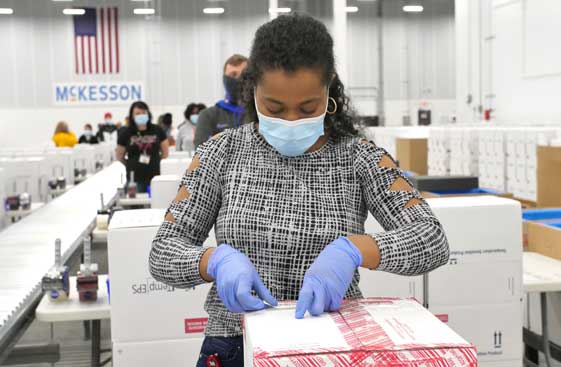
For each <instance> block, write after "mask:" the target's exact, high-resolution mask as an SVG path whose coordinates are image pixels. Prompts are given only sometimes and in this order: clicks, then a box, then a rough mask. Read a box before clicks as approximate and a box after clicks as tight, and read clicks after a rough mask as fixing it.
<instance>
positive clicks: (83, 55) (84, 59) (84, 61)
mask: <svg viewBox="0 0 561 367" xmlns="http://www.w3.org/2000/svg"><path fill="white" fill-rule="evenodd" d="M80 41H81V47H82V74H85V73H86V56H85V47H84V37H80Z"/></svg>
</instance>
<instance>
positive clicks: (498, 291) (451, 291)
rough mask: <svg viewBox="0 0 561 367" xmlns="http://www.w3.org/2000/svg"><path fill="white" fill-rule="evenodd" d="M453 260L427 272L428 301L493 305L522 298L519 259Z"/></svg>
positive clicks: (437, 303) (433, 302)
mask: <svg viewBox="0 0 561 367" xmlns="http://www.w3.org/2000/svg"><path fill="white" fill-rule="evenodd" d="M453 261H454V259H453V258H452V259H451V262H450V263H449V264H448V265H445V266H443V267H441V268H439V269H436V270H434V271H432V272H431V273H430V275H429V304H431V305H432V304H434V305H470V304H474V303H481V304H495V303H506V302H515V301H519V300H520V298H521V297H522V284H521V283H522V276H521V274H522V264H521V263H520V262H519V261H508V262H502V261H501V262H496V263H493V262H485V263H475V264H458V265H452V264H453Z"/></svg>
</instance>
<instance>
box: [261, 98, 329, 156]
mask: <svg viewBox="0 0 561 367" xmlns="http://www.w3.org/2000/svg"><path fill="white" fill-rule="evenodd" d="M255 110H256V111H257V117H258V118H259V132H260V133H261V135H263V137H264V138H265V140H267V143H269V144H271V145H272V146H273V148H275V149H276V150H277V151H278V152H279V153H280V154H282V155H285V156H288V157H296V156H298V155H302V154H304V153H305V152H306V151H307V150H308V149H310V147H311V146H312V145H314V143H315V142H316V141H317V140H318V139H319V137H320V136H322V135H323V134H324V127H323V120H324V119H325V114H326V113H327V104H326V106H325V111H324V112H323V113H322V114H321V115H319V116H316V117H310V118H305V119H300V120H295V121H288V120H283V119H279V118H275V117H269V116H265V115H263V114H262V113H261V112H259V109H258V108H257V101H255Z"/></svg>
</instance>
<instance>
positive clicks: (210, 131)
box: [193, 107, 216, 148]
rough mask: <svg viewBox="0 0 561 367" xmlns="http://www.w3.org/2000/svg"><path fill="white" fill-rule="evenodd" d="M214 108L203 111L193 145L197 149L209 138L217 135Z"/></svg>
mask: <svg viewBox="0 0 561 367" xmlns="http://www.w3.org/2000/svg"><path fill="white" fill-rule="evenodd" d="M213 111H214V108H212V107H210V108H207V109H204V110H203V111H201V113H200V115H199V121H197V128H196V129H195V138H194V139H193V144H194V145H195V148H198V147H199V145H201V144H202V143H204V142H205V141H207V140H208V138H209V137H211V136H213V135H214V134H215V133H216V116H215V113H214V112H213Z"/></svg>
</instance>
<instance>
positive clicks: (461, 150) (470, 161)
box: [450, 127, 479, 176]
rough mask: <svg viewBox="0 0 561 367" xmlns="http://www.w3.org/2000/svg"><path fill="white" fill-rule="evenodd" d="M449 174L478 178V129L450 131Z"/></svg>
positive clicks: (453, 129) (454, 129)
mask: <svg viewBox="0 0 561 367" xmlns="http://www.w3.org/2000/svg"><path fill="white" fill-rule="evenodd" d="M450 174H451V175H454V176H478V174H479V140H478V129H476V128H465V127H462V128H451V129H450Z"/></svg>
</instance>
